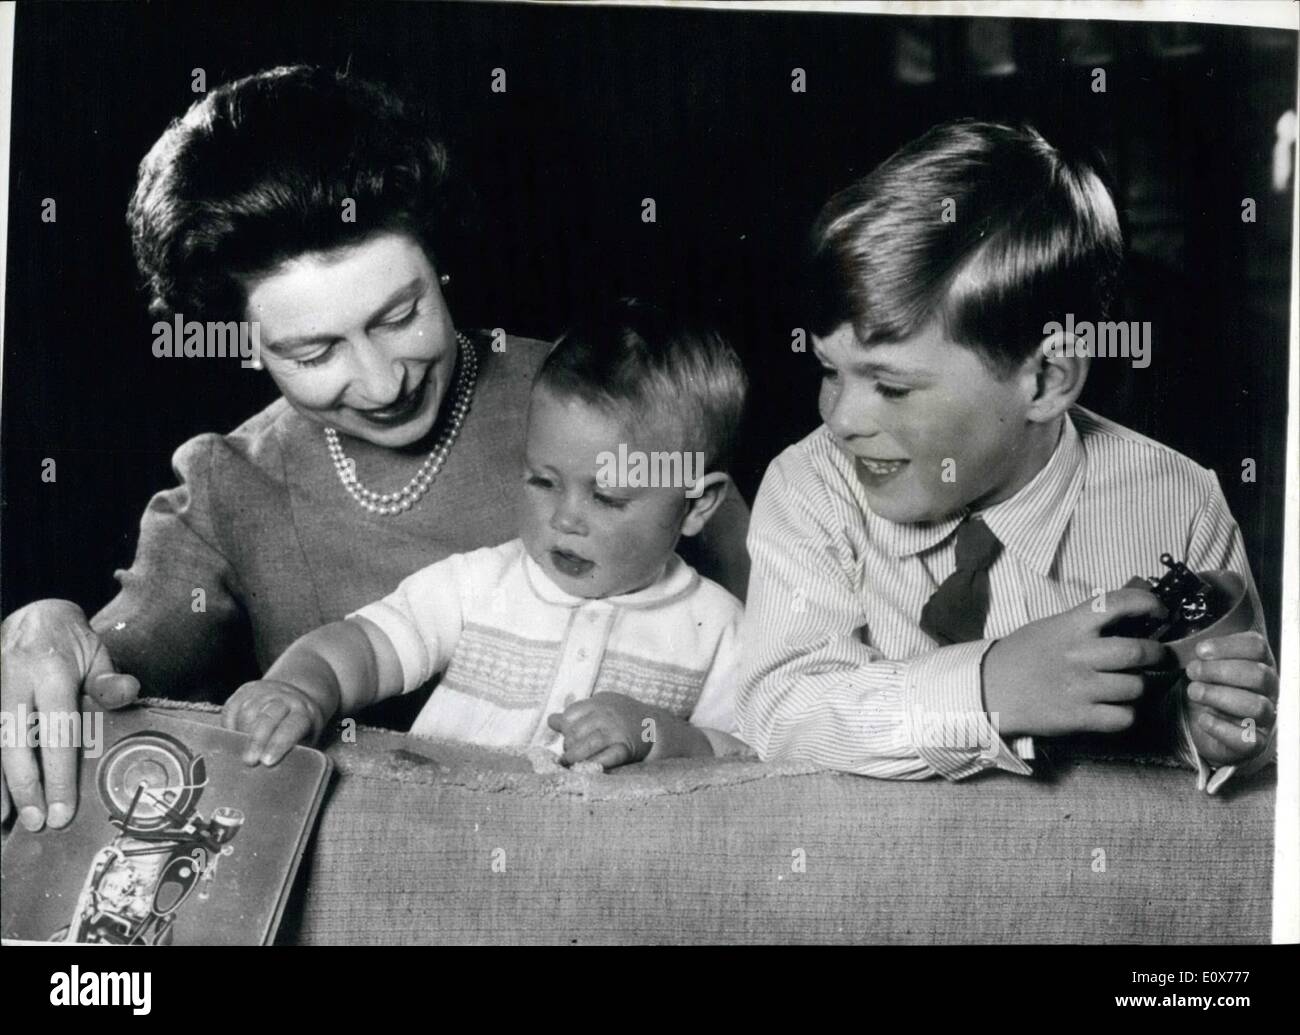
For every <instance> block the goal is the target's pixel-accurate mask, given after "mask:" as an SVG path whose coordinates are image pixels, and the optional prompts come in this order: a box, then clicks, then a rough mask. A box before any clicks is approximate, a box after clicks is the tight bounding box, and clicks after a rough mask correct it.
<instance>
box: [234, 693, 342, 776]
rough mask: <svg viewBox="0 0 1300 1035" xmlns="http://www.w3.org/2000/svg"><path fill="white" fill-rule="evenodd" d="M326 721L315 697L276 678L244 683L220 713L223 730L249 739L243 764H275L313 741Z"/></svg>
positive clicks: (326, 718) (325, 716)
mask: <svg viewBox="0 0 1300 1035" xmlns="http://www.w3.org/2000/svg"><path fill="white" fill-rule="evenodd" d="M328 721H329V717H328V716H327V715H326V714H325V712H324V709H323V708H322V707H321V705H320V703H319V702H318V701H317V700H316V698H314V697H312V696H311V695H310V694H308V693H306V692H305V691H303V690H300V689H298V687H296V686H294V685H293V684H292V683H285V682H283V681H282V680H279V679H255V680H253V682H251V683H245V684H244V685H243V686H241V687H240V688H239V689H238V690H236V691H235V692H234V694H233V695H232V696H231V698H230V700H228V701H227V702H226V706H225V707H224V708H223V709H222V710H221V724H222V725H223V726H225V727H226V729H228V730H238V731H239V732H240V733H247V734H249V736H250V737H252V739H251V740H250V741H249V744H248V747H247V748H245V749H244V764H245V765H257V764H258V763H259V762H260V763H261V764H262V765H275V764H276V763H277V762H278V761H280V759H282V758H283V757H284V756H285V755H287V754H288V753H289V749H290V748H291V747H293V746H294V745H295V744H306V743H311V742H313V741H315V740H316V738H317V737H319V736H320V735H321V732H322V731H323V730H324V729H325V723H326V722H328Z"/></svg>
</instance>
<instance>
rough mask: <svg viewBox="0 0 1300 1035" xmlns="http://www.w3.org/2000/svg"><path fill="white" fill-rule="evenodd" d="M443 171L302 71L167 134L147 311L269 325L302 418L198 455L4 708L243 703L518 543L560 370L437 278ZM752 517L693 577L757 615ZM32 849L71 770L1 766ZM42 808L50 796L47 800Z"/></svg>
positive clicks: (401, 117)
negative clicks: (376, 619) (243, 693)
mask: <svg viewBox="0 0 1300 1035" xmlns="http://www.w3.org/2000/svg"><path fill="white" fill-rule="evenodd" d="M449 197H450V192H449V189H448V165H447V155H446V151H445V148H444V147H443V146H442V144H441V143H440V142H439V141H437V140H436V139H434V138H432V137H431V136H430V134H429V132H428V130H427V129H426V128H425V127H424V126H423V125H422V124H421V122H420V121H419V120H418V119H417V118H416V117H415V116H414V115H413V114H412V113H411V112H410V111H409V110H408V109H407V108H406V107H404V106H403V105H402V103H401V102H400V101H399V100H397V99H396V98H395V97H393V96H392V95H391V94H389V93H387V92H386V91H385V90H383V89H381V88H380V87H378V86H375V85H373V84H369V83H365V82H362V81H359V80H356V79H350V78H346V77H340V76H336V75H334V74H331V73H327V72H322V71H319V70H314V69H310V68H306V67H301V66H299V67H293V68H280V69H273V70H271V71H268V72H263V73H260V74H258V75H254V76H250V77H248V78H245V79H241V80H238V81H235V82H232V83H228V84H226V85H224V86H222V87H220V88H219V89H216V90H214V91H213V92H212V93H210V94H209V95H208V96H207V97H205V98H204V99H203V100H202V101H200V102H199V103H197V104H196V105H194V107H193V108H191V110H190V111H189V112H188V113H187V114H186V116H185V117H184V118H183V119H181V120H179V121H178V122H176V123H173V125H172V126H171V127H169V128H168V130H167V131H166V132H165V133H164V134H163V135H162V137H161V138H160V139H159V140H158V142H157V143H156V144H155V145H154V147H153V148H152V150H151V151H150V152H149V154H148V155H147V156H146V157H145V159H144V161H143V162H142V163H141V166H140V173H139V180H138V183H137V187H136V191H135V195H134V197H133V198H132V201H131V205H130V209H129V212H128V221H129V224H130V226H131V230H132V240H133V244H134V248H135V254H136V261H137V264H138V265H139V267H140V270H141V273H142V274H143V276H144V278H145V280H146V283H147V285H148V287H149V289H150V292H151V295H152V303H151V309H152V310H153V311H154V312H156V313H157V314H158V315H159V316H160V317H163V318H166V319H170V318H171V317H172V316H173V315H174V314H183V316H184V319H185V320H186V321H190V320H198V321H209V320H221V321H225V320H231V319H242V320H247V321H250V322H255V323H256V324H257V325H258V328H259V331H260V334H259V340H260V346H261V363H262V365H263V366H264V367H265V368H266V370H267V372H268V373H269V374H270V376H271V378H272V380H273V381H274V382H275V384H276V386H277V387H278V388H279V390H280V392H281V396H282V397H281V398H280V399H278V400H276V402H274V403H273V404H272V405H271V406H269V407H267V408H266V409H265V410H263V411H262V412H261V413H259V414H257V415H256V416H254V417H252V418H251V419H249V420H248V421H245V422H244V423H243V424H242V425H240V426H239V427H238V428H236V429H235V430H234V431H233V432H231V433H230V434H227V435H217V434H205V435H199V436H198V437H196V438H194V439H191V440H190V441H188V442H186V443H185V444H184V445H182V446H181V447H180V449H178V450H177V451H176V454H175V456H174V457H173V466H174V468H175V470H176V473H177V475H178V477H179V479H180V484H179V485H178V486H177V487H176V488H174V489H170V490H167V491H165V492H161V493H159V494H158V495H156V496H155V497H154V498H153V499H152V500H151V501H150V503H149V506H148V507H147V508H146V510H145V514H144V518H143V520H142V522H141V530H140V539H139V544H138V546H137V549H136V557H135V562H134V563H133V565H132V566H131V568H130V569H129V570H128V571H124V572H119V573H118V579H119V581H120V583H121V587H122V588H121V591H120V592H119V593H118V595H117V597H115V598H114V599H113V600H112V601H111V602H110V603H109V604H108V605H107V606H106V607H105V608H104V609H103V610H101V611H100V612H99V613H98V614H97V615H95V616H94V617H93V618H92V619H90V620H89V621H87V619H86V617H85V615H84V614H83V612H82V610H81V609H80V608H79V607H78V606H77V605H76V604H74V603H71V602H69V601H64V600H42V601H37V602H36V603H33V604H29V605H27V606H26V607H24V608H22V609H20V610H19V611H17V612H15V613H14V614H12V615H10V616H9V617H8V618H7V619H6V620H5V621H4V623H3V629H2V630H0V634H2V635H0V652H2V654H0V656H2V659H3V673H2V677H3V697H4V707H5V709H7V710H10V711H11V712H16V711H17V710H18V709H19V708H24V709H26V710H28V711H32V710H36V709H40V710H43V711H58V712H65V713H66V712H71V711H73V710H75V709H76V708H77V707H78V706H79V698H80V694H81V693H82V692H85V693H87V694H89V695H90V696H91V697H92V698H93V699H94V700H95V701H98V702H100V703H102V704H104V705H106V706H108V707H116V706H119V705H121V704H125V703H127V702H128V701H130V700H132V699H134V698H135V697H136V695H137V694H139V693H140V692H142V691H143V692H144V693H147V694H150V695H156V696H168V697H181V698H185V697H191V698H192V697H206V698H208V699H216V700H221V699H224V697H225V696H226V695H228V694H229V693H230V692H231V691H232V690H233V689H234V688H235V687H237V686H238V685H239V684H240V683H241V682H242V681H244V680H245V679H247V678H250V677H255V676H256V675H257V674H259V673H260V672H261V671H263V670H264V669H265V668H266V667H267V666H269V665H270V663H271V662H272V661H273V660H274V659H275V658H276V656H277V655H278V654H279V653H280V652H281V651H282V650H283V649H284V648H285V647H287V646H288V645H289V644H290V643H291V642H293V640H294V639H295V638H297V637H298V636H299V635H300V634H301V633H303V632H305V631H307V630H309V629H312V628H316V627H317V626H320V625H323V624H325V623H326V622H330V621H334V620H336V619H339V618H342V617H343V616H344V615H345V614H347V613H348V612H349V611H351V610H353V609H355V608H357V607H359V606H361V605H362V604H364V603H366V602H368V601H370V600H375V599H378V598H379V597H381V596H383V595H384V594H385V593H386V592H388V591H389V590H390V589H391V588H392V587H393V586H395V585H396V584H397V583H398V582H399V581H400V580H401V579H402V578H403V577H404V576H406V575H408V574H409V573H411V572H412V571H415V570H416V569H417V568H420V567H423V566H424V565H427V564H429V563H431V562H433V561H436V560H438V559H440V558H442V557H444V556H446V555H448V554H451V553H456V552H462V551H466V550H472V549H475V548H477V547H480V546H486V545H492V544H496V543H500V542H503V541H505V540H507V539H509V538H511V537H512V536H513V535H514V534H515V527H514V517H513V499H514V495H515V493H514V488H515V483H516V481H517V479H518V477H519V473H518V463H517V460H516V454H517V447H518V445H519V442H520V439H521V435H522V425H523V416H524V409H525V403H526V398H527V392H528V389H529V386H530V384H531V382H532V378H533V374H534V372H535V371H536V369H537V367H538V365H539V364H540V362H541V360H542V358H543V356H544V354H545V351H546V346H545V345H543V344H542V343H540V342H535V341H527V340H523V339H516V338H509V339H506V340H504V342H502V341H499V340H498V341H492V342H489V341H488V340H487V339H486V338H482V337H480V338H478V339H476V338H474V337H471V336H470V335H466V334H464V333H461V332H459V331H457V330H456V327H455V324H454V323H453V321H452V316H451V313H450V311H449V310H448V308H447V304H446V300H445V298H444V296H443V293H442V287H443V285H445V284H446V283H447V281H448V280H449V275H448V273H447V271H446V270H445V269H444V268H443V267H442V265H440V257H442V256H443V254H444V249H445V245H446V240H447V234H448V230H449V229H450V227H451V225H452V224H453V223H454V220H455V218H456V215H457V213H456V212H455V210H454V208H455V207H454V206H453V205H451V204H450V202H449V200H448V199H449ZM731 495H732V497H733V499H735V500H736V502H734V503H733V504H732V505H731V506H730V507H728V508H725V511H724V513H721V514H719V516H718V518H717V519H715V521H714V522H713V523H712V525H711V526H710V529H711V534H709V535H708V536H707V537H706V538H705V539H704V540H703V541H702V542H701V543H700V544H699V553H698V554H697V556H696V557H695V558H694V561H695V563H696V564H697V565H698V566H699V567H700V568H701V570H702V571H704V572H705V573H706V574H709V575H711V576H712V577H714V578H715V579H717V580H718V581H719V582H722V583H723V584H724V585H726V586H727V587H728V588H729V589H731V590H732V591H733V592H734V593H736V594H737V595H740V596H743V592H744V588H745V579H746V576H747V571H748V561H747V558H746V555H745V552H744V533H745V527H746V525H747V522H748V512H747V510H746V508H745V506H744V503H743V502H742V501H739V499H738V497H736V496H735V494H734V493H733V494H731ZM3 777H4V780H5V782H6V784H7V791H0V803H2V804H3V807H4V812H5V818H6V819H7V818H8V815H9V812H10V801H9V799H10V796H11V795H12V798H13V806H14V807H15V808H17V810H18V815H19V821H20V822H22V823H23V825H24V826H25V827H27V828H28V829H33V830H34V829H39V828H40V827H41V826H42V825H43V824H44V823H45V822H48V823H49V824H50V825H51V826H52V827H59V826H63V825H65V824H66V823H67V822H69V821H70V819H71V818H72V815H73V811H74V809H75V807H76V786H75V780H76V758H75V752H74V750H73V749H71V748H61V747H49V748H46V749H43V751H42V754H41V758H40V761H39V764H38V762H37V760H36V758H35V756H34V754H33V752H32V751H31V750H30V749H29V748H27V747H25V746H22V745H19V746H16V747H15V748H12V749H7V750H6V751H5V752H4V756H3ZM42 784H43V786H42Z"/></svg>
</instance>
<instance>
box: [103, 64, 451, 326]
mask: <svg viewBox="0 0 1300 1035" xmlns="http://www.w3.org/2000/svg"><path fill="white" fill-rule="evenodd" d="M449 186H450V185H449V181H448V161H447V151H446V148H445V147H444V145H443V143H442V142H441V140H440V139H439V138H438V137H437V136H436V135H435V134H434V133H433V132H432V130H431V129H430V127H429V125H428V124H427V123H426V121H425V119H424V117H423V116H422V115H421V114H420V113H417V112H416V111H415V110H414V109H413V108H412V107H411V106H410V105H409V104H407V103H404V102H403V101H402V100H401V99H400V98H398V97H397V96H396V95H395V94H393V93H392V92H390V91H389V90H388V89H386V88H385V87H383V86H381V85H379V84H377V83H373V82H368V81H366V80H364V79H359V78H356V77H354V76H348V75H345V74H339V73H334V72H330V71H327V70H324V69H320V68H313V67H309V66H305V65H294V66H291V67H282V68H273V69H269V70H267V71H264V72H259V73H257V74H256V75H251V76H247V77H245V78H243V79H236V80H234V81H232V82H229V83H224V84H222V85H221V86H219V87H217V88H216V89H214V90H213V91H212V92H211V93H209V94H208V95H207V96H205V97H204V98H203V99H202V100H201V101H198V102H197V103H195V104H194V105H193V106H192V107H191V108H190V109H189V111H187V112H186V113H185V116H184V117H183V118H180V119H177V120H175V121H173V122H172V124H171V125H170V126H168V127H167V130H166V132H164V133H163V135H162V136H161V137H159V138H158V141H157V143H155V144H154V146H153V147H152V148H151V149H150V151H149V153H148V154H147V155H145V157H144V159H143V160H142V161H141V162H140V170H139V175H138V178H137V182H136V189H135V193H134V195H133V196H132V198H131V204H130V206H129V208H128V210H127V223H128V225H129V227H130V229H131V242H132V247H133V249H134V252H135V259H136V264H137V266H138V267H139V270H140V274H141V276H142V277H143V278H144V281H145V286H146V288H147V290H148V292H149V296H150V301H149V308H150V312H151V313H153V314H154V315H170V314H172V313H184V314H185V315H186V316H187V317H189V316H191V315H192V316H194V317H195V318H196V319H210V318H220V319H238V318H241V317H242V316H243V309H244V303H245V297H244V290H243V287H242V285H241V284H240V282H239V279H238V278H239V276H241V275H244V276H246V275H249V274H256V273H261V272H265V271H268V270H271V269H274V268H275V267H276V266H278V265H279V264H280V263H281V262H284V261H285V260H287V259H291V258H293V257H295V256H297V255H301V254H303V253H304V252H310V251H323V250H328V249H333V248H338V247H340V246H344V245H348V244H354V243H357V242H359V241H361V240H363V239H365V238H366V237H368V236H370V235H371V234H374V233H376V232H378V231H383V230H396V231H403V232H407V233H410V234H412V235H413V236H415V238H416V239H417V240H419V241H420V242H421V244H422V245H423V247H424V248H425V250H426V252H427V253H428V256H429V260H430V262H432V263H434V264H435V265H437V264H438V262H439V261H440V259H441V258H442V255H443V246H444V244H445V241H444V236H445V235H446V233H447V231H448V230H449V229H451V228H452V227H451V224H453V223H454V222H455V221H456V219H457V217H458V216H460V215H462V214H463V213H462V212H460V211H459V210H457V206H456V205H454V204H453V202H452V198H451V192H450V190H449ZM348 201H350V202H351V205H350V206H349V205H345V203H346V202H348ZM349 209H350V211H349Z"/></svg>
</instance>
